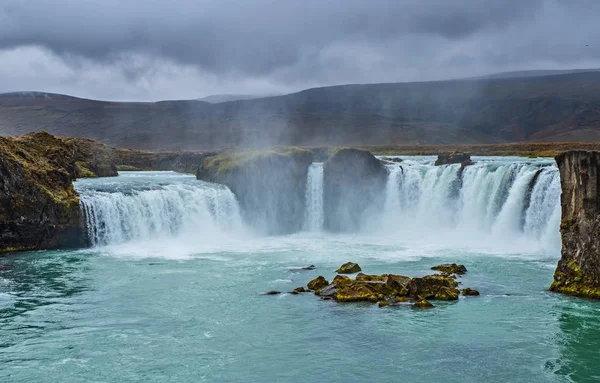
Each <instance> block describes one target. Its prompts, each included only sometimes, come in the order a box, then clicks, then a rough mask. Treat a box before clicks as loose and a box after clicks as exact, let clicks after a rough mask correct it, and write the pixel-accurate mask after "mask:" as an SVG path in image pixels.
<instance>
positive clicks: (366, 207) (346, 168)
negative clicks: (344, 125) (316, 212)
mask: <svg viewBox="0 0 600 383" xmlns="http://www.w3.org/2000/svg"><path fill="white" fill-rule="evenodd" d="M323 172H324V175H323V193H324V194H323V205H324V209H325V211H324V213H325V223H324V225H325V228H326V229H327V230H331V231H344V232H345V231H356V230H358V229H360V228H361V226H362V225H363V224H364V223H365V220H366V217H367V216H368V213H369V212H370V211H373V210H376V209H382V208H383V203H384V201H385V184H386V182H387V170H386V168H385V166H384V165H383V164H382V163H381V161H379V160H378V159H377V158H375V157H374V156H373V155H372V154H371V153H370V152H367V151H364V150H358V149H341V150H339V151H337V152H336V153H335V154H333V155H332V156H331V157H330V158H329V159H328V160H327V161H326V162H325V164H324V165H323Z"/></svg>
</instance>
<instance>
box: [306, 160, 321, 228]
mask: <svg viewBox="0 0 600 383" xmlns="http://www.w3.org/2000/svg"><path fill="white" fill-rule="evenodd" d="M323 222H324V215H323V163H320V162H317V163H314V164H312V165H311V166H310V168H309V169H308V178H307V180H306V212H305V215H304V230H306V231H321V230H322V229H323Z"/></svg>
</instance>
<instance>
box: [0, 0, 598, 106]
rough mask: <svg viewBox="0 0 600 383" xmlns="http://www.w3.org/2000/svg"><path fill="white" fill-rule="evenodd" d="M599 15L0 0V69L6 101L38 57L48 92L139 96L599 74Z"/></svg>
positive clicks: (564, 2)
mask: <svg viewBox="0 0 600 383" xmlns="http://www.w3.org/2000/svg"><path fill="white" fill-rule="evenodd" d="M599 14H600V2H598V1H593V0H590V1H585V0H580V1H577V0H573V1H570V0H528V1H517V0H515V1H510V0H503V1H501V0H486V1H484V0H478V1H473V0H453V1H447V0H419V1H403V0H378V1H357V0H330V1H322V0H302V1H300V0H297V1H296V0H293V1H291V0H290V1H266V0H255V1H246V0H219V1H213V0H200V1H192V0H171V1H167V0H148V1H127V2H124V1H117V0H104V1H92V0H54V1H51V2H50V1H47V0H28V1H22V0H2V1H0V60H2V61H3V62H4V63H7V66H8V67H14V68H16V69H17V71H18V72H19V73H16V74H15V73H14V72H12V75H9V74H8V73H7V72H6V69H0V80H3V81H0V91H9V90H17V89H25V88H27V89H37V87H36V83H35V80H36V79H37V80H38V81H39V78H38V77H39V70H38V71H37V72H36V68H35V66H34V67H32V64H31V62H32V60H41V61H39V62H38V63H37V65H38V66H39V67H41V68H42V69H43V70H47V71H49V72H50V74H51V73H52V72H53V71H54V72H56V71H59V72H60V74H61V75H60V76H57V79H56V80H54V81H48V80H45V82H42V84H45V83H46V82H47V83H48V85H46V86H47V87H49V88H51V90H58V91H60V90H61V89H64V90H65V91H73V90H75V92H79V93H82V92H83V93H85V95H88V96H92V97H93V96H95V97H101V98H102V97H104V98H107V97H108V98H111V97H112V98H114V97H117V98H119V97H120V98H128V97H129V98H134V99H157V98H184V97H187V96H188V95H190V96H191V95H192V93H193V94H194V95H196V96H200V95H203V94H206V93H226V92H234V93H235V92H242V93H248V92H251V93H261V92H263V93H264V92H269V93H273V92H277V91H291V90H297V89H301V88H304V87H310V86H319V85H330V84H339V83H356V82H393V81H411V80H430V79H441V78H450V77H462V76H469V75H478V74H484V73H489V72H494V71H503V70H516V69H519V70H520V69H538V68H544V69H559V68H567V67H569V68H573V67H598V66H600V43H596V42H597V41H600V39H599V37H600V27H598V23H597V19H596V18H597V16H598V15H599ZM596 44H597V45H598V46H596ZM34 56H35V57H34ZM19 68H20V69H19ZM38 69H39V68H38ZM186 78H187V79H188V80H187V81H186V80H185V79H186ZM94 79H96V80H98V81H102V80H103V79H104V80H105V81H113V82H121V84H114V89H112V90H111V88H110V86H109V87H108V88H107V86H106V84H102V86H99V85H95V86H94V85H93V84H94V82H95V81H94ZM169 79H171V81H172V83H173V84H172V86H169V84H168V83H169ZM2 84H4V86H3V85H2ZM82 87H85V91H84V90H82V89H81V88H82ZM105 88H106V89H105ZM78 89H79V90H78ZM118 89H120V90H118Z"/></svg>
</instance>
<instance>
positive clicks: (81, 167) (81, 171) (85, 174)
mask: <svg viewBox="0 0 600 383" xmlns="http://www.w3.org/2000/svg"><path fill="white" fill-rule="evenodd" d="M75 166H76V167H77V175H78V176H79V177H82V178H96V177H97V175H96V173H94V172H93V171H91V170H90V169H88V168H87V167H86V166H85V163H84V162H82V161H76V162H75Z"/></svg>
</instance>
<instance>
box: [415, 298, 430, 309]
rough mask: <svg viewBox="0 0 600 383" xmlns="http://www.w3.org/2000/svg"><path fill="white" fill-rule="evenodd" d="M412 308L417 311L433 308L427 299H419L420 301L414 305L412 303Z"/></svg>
mask: <svg viewBox="0 0 600 383" xmlns="http://www.w3.org/2000/svg"><path fill="white" fill-rule="evenodd" d="M413 307H416V308H419V309H430V308H433V307H434V306H433V304H431V302H429V301H428V300H427V299H423V298H421V299H419V300H417V301H416V302H415V303H413Z"/></svg>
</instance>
